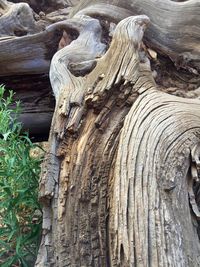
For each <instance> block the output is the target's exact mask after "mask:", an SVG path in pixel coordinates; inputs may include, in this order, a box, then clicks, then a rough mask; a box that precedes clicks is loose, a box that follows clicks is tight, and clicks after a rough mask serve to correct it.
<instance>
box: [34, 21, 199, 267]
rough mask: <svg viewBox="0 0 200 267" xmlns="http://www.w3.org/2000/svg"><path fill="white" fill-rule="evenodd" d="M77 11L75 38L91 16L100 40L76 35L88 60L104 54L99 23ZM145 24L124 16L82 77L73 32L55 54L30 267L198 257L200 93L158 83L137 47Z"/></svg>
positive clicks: (190, 262)
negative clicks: (181, 93)
mask: <svg viewBox="0 0 200 267" xmlns="http://www.w3.org/2000/svg"><path fill="white" fill-rule="evenodd" d="M77 19H78V17H77ZM79 19H80V21H81V23H82V25H83V26H82V27H81V28H82V32H81V34H80V35H79V38H81V40H84V39H83V38H84V35H85V36H86V39H87V38H88V32H87V28H88V25H87V27H85V25H86V24H85V21H88V23H89V25H90V26H89V29H91V30H92V31H94V32H93V34H95V36H96V38H93V39H92V40H94V42H97V43H99V46H98V45H97V43H95V45H93V43H88V42H87V40H86V42H85V43H82V44H83V45H84V46H85V48H84V50H83V51H87V54H86V55H87V56H88V55H89V51H90V49H91V58H89V57H87V58H86V59H87V61H88V60H89V59H90V61H89V62H91V60H92V62H93V61H94V57H95V56H96V55H98V53H99V50H98V49H99V48H100V52H101V53H102V52H103V49H102V48H101V47H102V44H101V42H100V35H101V31H100V30H99V26H98V23H97V21H95V20H91V19H89V18H86V20H85V18H84V17H83V18H82V17H79ZM148 23H149V19H148V17H147V16H137V17H129V18H127V19H124V20H123V21H121V22H120V23H119V24H118V25H117V27H116V29H115V32H114V34H113V39H112V42H111V45H110V47H109V49H108V51H107V52H106V53H105V55H103V56H102V57H101V58H100V59H97V60H96V61H97V62H96V66H95V68H94V69H93V70H92V71H91V72H90V73H89V74H87V75H85V76H83V77H82V76H79V77H76V76H75V75H73V74H72V72H70V71H69V65H70V63H71V62H72V63H73V64H74V63H75V64H76V65H77V64H78V66H81V67H82V66H84V68H83V69H82V68H81V71H83V73H85V66H86V67H87V66H88V64H85V62H84V64H82V63H83V61H82V57H81V58H80V61H78V60H77V58H76V57H74V54H73V52H74V50H75V49H74V47H75V48H77V47H79V49H80V51H81V49H82V45H80V43H79V38H78V39H77V40H75V41H73V42H71V43H70V45H69V46H66V47H65V48H63V50H60V51H59V52H58V53H57V54H56V55H55V56H54V58H53V61H52V65H51V83H52V87H53V88H54V92H55V94H56V99H57V101H56V102H57V103H56V109H55V113H54V118H53V122H52V128H51V134H50V139H49V141H50V150H49V153H48V154H47V156H46V160H45V162H44V166H43V173H42V176H41V183H40V199H41V201H42V203H43V205H44V206H43V207H44V208H43V212H44V215H43V238H42V242H41V247H40V251H39V255H38V260H37V263H36V266H37V267H43V266H59V267H64V266H94V267H95V266H97V267H98V266H141V267H143V266H151V267H157V266H174V267H175V266H189V267H197V266H199V264H200V263H199V258H198V255H199V253H200V245H199V239H198V233H197V228H198V222H197V218H198V213H197V209H198V208H197V203H196V201H195V199H194V196H195V194H194V192H193V184H195V177H196V175H195V173H197V176H198V175H199V174H198V172H199V167H198V166H199V165H198V164H199V161H198V159H199V149H197V148H198V146H197V144H198V142H199V141H200V101H199V100H189V99H184V98H180V97H175V96H170V95H168V94H166V93H163V92H161V91H159V89H158V88H157V87H156V84H155V82H154V79H153V77H152V74H151V69H150V64H149V61H148V59H147V58H146V56H145V54H144V53H143V52H142V51H140V47H141V41H142V37H143V31H144V29H145V27H146V25H147V24H148ZM94 25H96V26H95V27H94ZM97 29H98V30H97ZM96 30H97V31H96ZM94 47H95V48H98V49H97V50H96V49H95V50H94ZM59 59H61V60H59ZM73 60H74V61H73ZM84 60H85V59H84ZM64 63H66V64H64ZM79 63H81V64H80V65H79ZM89 66H90V67H91V65H89ZM92 67H94V66H92ZM72 69H73V68H72ZM86 69H87V68H86ZM90 70H91V69H90ZM62 74H63V76H62ZM66 77H67V79H66ZM190 166H193V167H194V171H193V172H192V173H191V171H190ZM195 171H196V172H195ZM191 185H192V186H191ZM188 193H189V196H190V199H188ZM190 207H191V208H190Z"/></svg>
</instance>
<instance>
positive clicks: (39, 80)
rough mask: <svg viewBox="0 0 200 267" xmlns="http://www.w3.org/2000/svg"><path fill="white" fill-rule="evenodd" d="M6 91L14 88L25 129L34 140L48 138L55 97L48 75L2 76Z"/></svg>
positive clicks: (1, 82) (0, 79)
mask: <svg viewBox="0 0 200 267" xmlns="http://www.w3.org/2000/svg"><path fill="white" fill-rule="evenodd" d="M0 84H5V85H6V91H8V90H11V89H12V90H13V91H14V93H15V95H14V100H15V101H20V107H21V112H20V117H19V120H20V122H21V123H22V127H23V130H24V131H28V132H29V135H30V137H31V138H32V140H33V141H45V140H48V136H49V130H50V125H51V120H52V117H53V111H54V107H55V98H54V96H53V92H52V89H51V85H50V81H49V77H48V75H27V76H12V79H11V78H10V77H3V78H2V77H1V78H0Z"/></svg>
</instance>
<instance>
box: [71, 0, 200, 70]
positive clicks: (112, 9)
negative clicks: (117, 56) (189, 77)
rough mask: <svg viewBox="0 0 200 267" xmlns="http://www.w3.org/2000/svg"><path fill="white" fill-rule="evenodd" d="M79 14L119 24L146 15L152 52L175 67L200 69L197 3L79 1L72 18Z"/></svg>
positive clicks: (146, 36) (168, 0) (147, 32)
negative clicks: (134, 16) (153, 49)
mask: <svg viewBox="0 0 200 267" xmlns="http://www.w3.org/2000/svg"><path fill="white" fill-rule="evenodd" d="M78 11H79V13H80V14H86V15H89V16H94V17H100V18H101V20H102V19H105V20H109V21H114V22H119V21H120V20H122V19H123V18H125V17H127V16H131V15H140V14H145V15H147V16H148V17H149V18H150V19H151V25H150V26H149V28H148V29H147V31H146V33H145V40H146V42H147V43H148V44H149V45H150V47H151V48H155V50H156V51H160V52H161V53H163V54H165V55H167V56H169V57H170V58H171V59H172V60H173V61H174V63H175V64H176V66H177V67H183V68H186V69H188V70H190V71H191V72H194V73H197V72H199V69H200V61H199V58H200V46H199V36H200V28H199V27H198V25H199V24H200V17H199V13H200V3H199V1H198V0H192V1H184V2H178V3H177V2H174V1H170V0H167V1H162V0H159V1H157V0H150V1H149V0H143V1H135V0H129V1H127V0H123V1H118V0H110V1H105V0H100V1H99V0H82V1H81V2H80V4H79V5H78V7H77V8H75V9H73V10H72V14H71V16H73V15H74V14H76V13H77V12H78Z"/></svg>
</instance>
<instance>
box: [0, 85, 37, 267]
mask: <svg viewBox="0 0 200 267" xmlns="http://www.w3.org/2000/svg"><path fill="white" fill-rule="evenodd" d="M4 95H5V88H4V87H3V86H0V266H1V267H8V266H23V267H30V266H33V264H34V260H35V258H36V255H37V251H38V246H39V241H40V233H41V218H42V216H41V214H42V213H41V207H40V204H39V202H38V181H39V173H40V164H41V157H39V158H38V157H32V156H31V153H30V151H31V149H33V148H34V147H35V146H36V145H34V144H33V143H32V142H31V140H30V138H29V137H28V134H22V133H21V132H22V127H21V124H20V123H19V122H18V121H17V118H18V114H19V103H16V108H14V109H11V108H10V106H11V105H12V104H14V103H13V92H12V91H9V93H8V96H7V97H5V96H4Z"/></svg>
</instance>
